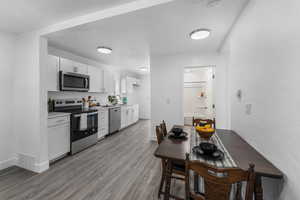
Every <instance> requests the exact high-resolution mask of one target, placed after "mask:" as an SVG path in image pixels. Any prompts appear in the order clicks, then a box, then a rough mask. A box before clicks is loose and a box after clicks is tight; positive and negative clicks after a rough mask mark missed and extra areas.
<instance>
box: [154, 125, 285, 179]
mask: <svg viewBox="0 0 300 200" xmlns="http://www.w3.org/2000/svg"><path fill="white" fill-rule="evenodd" d="M176 127H182V128H183V129H184V131H185V132H187V133H188V134H191V127H184V126H176ZM217 133H218V136H219V138H220V139H221V140H222V143H223V145H224V146H225V147H226V149H227V151H228V152H229V154H230V155H231V157H232V158H233V159H234V161H235V162H236V164H237V166H238V167H239V168H241V169H244V170H247V169H248V168H249V163H253V164H255V171H256V173H257V174H258V175H261V176H264V177H272V178H282V177H283V174H282V172H281V171H280V170H279V169H277V168H276V167H275V166H274V165H273V164H272V163H271V162H269V161H268V160H267V159H266V158H265V157H264V156H263V155H262V154H260V153H259V152H258V151H256V150H255V149H254V148H253V147H252V146H251V145H249V144H248V143H247V142H246V141H245V140H243V139H242V138H241V137H240V136H239V135H238V134H237V133H235V132H234V131H231V130H223V129H217ZM189 138H190V137H188V139H187V140H181V141H179V140H172V139H169V138H168V137H165V139H164V140H163V141H162V143H161V144H160V145H159V147H158V148H157V149H156V151H155V153H154V155H155V156H156V157H159V158H167V159H174V160H180V161H183V160H184V159H185V154H186V153H190V152H189V151H190V140H189Z"/></svg>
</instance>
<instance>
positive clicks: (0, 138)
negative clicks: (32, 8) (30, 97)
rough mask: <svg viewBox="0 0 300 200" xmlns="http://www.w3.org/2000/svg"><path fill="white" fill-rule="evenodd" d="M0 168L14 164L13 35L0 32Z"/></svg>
mask: <svg viewBox="0 0 300 200" xmlns="http://www.w3.org/2000/svg"><path fill="white" fill-rule="evenodd" d="M0 44H1V45H0V70H1V73H0V91H1V99H0V107H1V112H0V127H1V131H0V170H1V169H3V168H6V167H9V166H11V165H13V164H15V160H16V154H15V151H16V149H15V147H16V146H15V143H16V138H15V135H14V134H13V131H12V119H13V115H12V109H13V106H12V103H11V102H12V99H13V92H12V89H13V87H12V84H13V79H12V77H13V65H14V57H15V56H14V51H15V36H14V35H11V34H6V33H3V32H0Z"/></svg>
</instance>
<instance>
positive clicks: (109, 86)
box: [103, 70, 115, 95]
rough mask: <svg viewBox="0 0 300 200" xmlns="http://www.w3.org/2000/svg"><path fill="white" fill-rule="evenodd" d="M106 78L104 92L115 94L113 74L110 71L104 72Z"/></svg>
mask: <svg viewBox="0 0 300 200" xmlns="http://www.w3.org/2000/svg"><path fill="white" fill-rule="evenodd" d="M103 76H104V92H106V93H108V94H109V95H113V94H115V79H114V76H113V74H112V73H111V72H109V71H108V70H103Z"/></svg>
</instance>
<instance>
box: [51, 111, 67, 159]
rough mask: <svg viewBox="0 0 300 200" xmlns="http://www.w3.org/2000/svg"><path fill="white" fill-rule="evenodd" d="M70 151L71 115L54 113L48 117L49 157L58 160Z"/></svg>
mask: <svg viewBox="0 0 300 200" xmlns="http://www.w3.org/2000/svg"><path fill="white" fill-rule="evenodd" d="M69 152H70V115H69V114H65V115H63V114H61V113H60V114H57V115H55V114H52V115H50V116H49V117H48V158H49V161H50V162H53V161H55V160H58V159H60V158H62V157H63V156H65V155H67V154H68V153H69Z"/></svg>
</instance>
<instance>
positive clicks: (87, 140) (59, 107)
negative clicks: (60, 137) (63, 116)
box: [53, 99, 98, 154]
mask: <svg viewBox="0 0 300 200" xmlns="http://www.w3.org/2000/svg"><path fill="white" fill-rule="evenodd" d="M53 111H54V112H65V113H71V120H70V121H71V124H70V127H71V130H70V139H71V141H70V143H71V154H75V153H77V152H79V151H82V150H83V149H85V148H87V147H90V146H92V145H94V144H96V143H97V133H98V110H97V109H93V108H88V107H87V108H84V107H83V101H82V100H80V99H63V100H54V109H53Z"/></svg>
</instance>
